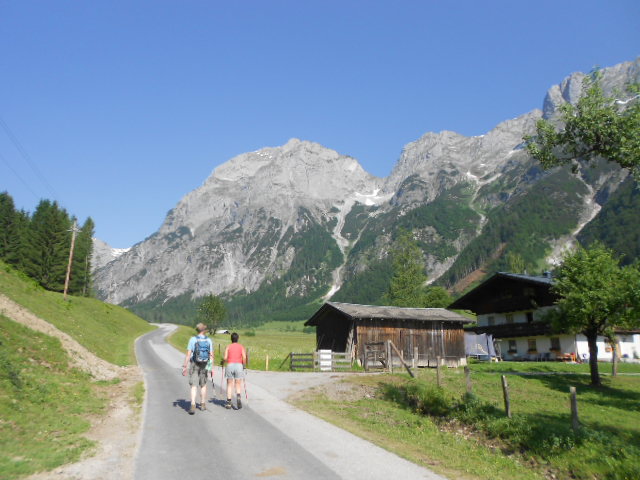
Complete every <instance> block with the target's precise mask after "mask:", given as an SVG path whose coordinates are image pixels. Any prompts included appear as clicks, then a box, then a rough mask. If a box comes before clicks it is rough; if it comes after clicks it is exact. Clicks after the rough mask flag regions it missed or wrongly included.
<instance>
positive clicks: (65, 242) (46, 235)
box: [25, 200, 71, 292]
mask: <svg viewBox="0 0 640 480" xmlns="http://www.w3.org/2000/svg"><path fill="white" fill-rule="evenodd" d="M70 228H71V220H70V218H69V215H68V214H67V212H66V211H65V210H64V209H61V208H60V207H59V206H58V204H57V202H51V201H49V200H42V201H40V203H39V204H38V206H37V208H36V211H35V212H34V214H33V216H32V218H31V223H30V228H29V234H28V242H27V248H26V258H25V260H26V262H25V273H26V274H27V275H29V276H30V277H32V278H33V279H34V280H36V281H37V282H38V283H40V285H42V286H43V287H44V288H46V289H47V290H53V291H59V292H61V291H62V290H63V288H64V280H65V275H66V269H67V264H68V259H69V247H70V244H71V233H70V232H69V230H70Z"/></svg>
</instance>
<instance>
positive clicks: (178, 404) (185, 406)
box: [173, 398, 191, 412]
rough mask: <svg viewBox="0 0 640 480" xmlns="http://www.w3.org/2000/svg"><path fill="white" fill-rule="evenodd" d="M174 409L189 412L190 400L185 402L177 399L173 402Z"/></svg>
mask: <svg viewBox="0 0 640 480" xmlns="http://www.w3.org/2000/svg"><path fill="white" fill-rule="evenodd" d="M173 406H174V407H180V408H181V409H183V410H184V411H185V412H189V408H191V400H185V399H184V398H179V399H178V400H176V401H175V402H173Z"/></svg>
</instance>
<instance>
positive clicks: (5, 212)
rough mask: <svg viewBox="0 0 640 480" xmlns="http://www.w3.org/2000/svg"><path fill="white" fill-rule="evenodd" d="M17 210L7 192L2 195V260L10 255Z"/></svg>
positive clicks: (0, 241)
mask: <svg viewBox="0 0 640 480" xmlns="http://www.w3.org/2000/svg"><path fill="white" fill-rule="evenodd" d="M15 217H16V208H15V205H14V203H13V198H11V195H9V194H8V193H7V192H2V193H0V259H2V260H6V259H7V257H8V255H9V249H10V244H11V238H12V237H13V236H14V235H15Z"/></svg>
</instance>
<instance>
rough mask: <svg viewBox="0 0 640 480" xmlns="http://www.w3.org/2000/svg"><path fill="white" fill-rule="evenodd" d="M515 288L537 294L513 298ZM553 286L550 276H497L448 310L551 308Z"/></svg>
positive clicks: (498, 274)
mask: <svg viewBox="0 0 640 480" xmlns="http://www.w3.org/2000/svg"><path fill="white" fill-rule="evenodd" d="M516 285H520V286H522V287H533V288H534V289H535V291H536V292H537V293H535V294H534V296H533V297H531V296H530V295H524V294H522V292H521V293H520V294H517V295H516V292H515V291H513V290H514V288H515V286H516ZM552 285H553V278H552V277H551V276H534V275H523V274H517V273H507V272H498V273H495V274H494V275H492V276H491V277H490V278H489V279H487V280H485V281H484V282H482V283H481V284H480V285H478V286H477V287H476V288H474V289H473V290H470V291H469V292H467V293H466V294H465V295H463V296H462V297H460V298H458V299H457V300H455V301H454V302H453V303H452V304H451V305H449V307H447V308H453V309H462V310H471V311H473V312H475V313H477V314H481V313H489V312H498V311H511V310H518V309H522V308H534V306H537V307H542V306H547V305H553V304H554V302H555V300H556V298H557V297H556V295H555V294H553V292H552V291H551V286H552ZM518 288H520V287H518ZM531 300H533V302H532V301H531Z"/></svg>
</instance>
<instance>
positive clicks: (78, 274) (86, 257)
mask: <svg viewBox="0 0 640 480" xmlns="http://www.w3.org/2000/svg"><path fill="white" fill-rule="evenodd" d="M94 228H95V224H94V223H93V220H92V219H91V218H90V217H89V218H87V220H85V222H84V224H83V225H82V228H81V229H80V232H78V235H77V236H76V242H75V249H74V250H75V251H74V254H73V265H72V268H71V281H70V286H69V292H70V293H72V294H73V295H82V296H89V295H90V294H91V288H92V282H91V254H92V250H93V234H94Z"/></svg>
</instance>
